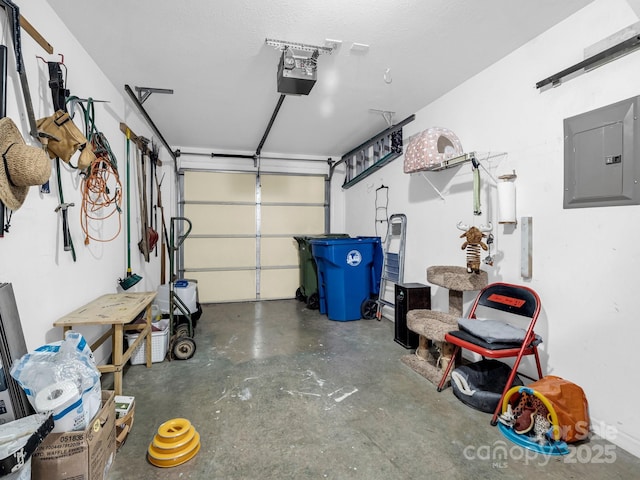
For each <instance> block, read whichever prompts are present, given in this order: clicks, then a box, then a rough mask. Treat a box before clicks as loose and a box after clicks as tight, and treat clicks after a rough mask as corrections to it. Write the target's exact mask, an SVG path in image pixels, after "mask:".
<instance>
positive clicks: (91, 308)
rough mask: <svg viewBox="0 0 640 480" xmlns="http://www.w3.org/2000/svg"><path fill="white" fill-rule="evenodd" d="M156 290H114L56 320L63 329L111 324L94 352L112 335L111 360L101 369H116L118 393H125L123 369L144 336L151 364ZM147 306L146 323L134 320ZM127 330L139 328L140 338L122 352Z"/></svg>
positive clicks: (100, 368)
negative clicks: (119, 291) (123, 291)
mask: <svg viewBox="0 0 640 480" xmlns="http://www.w3.org/2000/svg"><path fill="white" fill-rule="evenodd" d="M155 296H156V292H139V293H138V292H135V293H111V294H107V295H103V296H101V297H99V298H96V299H95V300H93V301H92V302H89V303H87V304H86V305H84V306H82V307H80V308H78V309H77V310H74V311H73V312H71V313H69V314H68V315H65V316H64V317H62V318H60V319H58V320H57V321H55V322H53V326H54V327H62V328H63V329H64V330H63V331H64V333H66V332H67V331H68V330H72V329H75V328H78V327H84V326H89V325H109V326H110V328H109V330H107V331H106V332H105V333H104V334H103V335H102V336H101V337H100V338H98V339H97V340H96V341H95V342H94V343H93V344H92V345H91V351H93V352H95V351H96V350H97V349H98V347H100V345H102V344H103V343H104V342H105V341H106V340H107V339H108V338H109V337H111V340H112V343H111V346H112V363H111V364H107V365H99V366H98V370H100V372H102V373H113V387H114V390H115V394H116V395H122V369H123V367H124V364H125V363H126V362H127V360H129V358H131V355H132V353H133V352H134V351H135V349H136V348H137V347H138V345H140V342H142V341H143V340H145V341H146V342H147V343H146V348H145V357H146V358H145V360H146V364H147V368H150V367H151V340H152V336H151V302H153V299H154V298H155ZM143 310H146V315H145V319H146V322H145V323H131V322H132V321H133V320H135V319H136V317H137V316H138V315H139V314H140V312H142V311H143ZM128 331H137V332H139V335H138V338H137V339H136V340H135V342H133V344H132V345H131V346H130V347H129V348H128V349H127V350H126V351H124V353H123V346H124V335H125V332H128Z"/></svg>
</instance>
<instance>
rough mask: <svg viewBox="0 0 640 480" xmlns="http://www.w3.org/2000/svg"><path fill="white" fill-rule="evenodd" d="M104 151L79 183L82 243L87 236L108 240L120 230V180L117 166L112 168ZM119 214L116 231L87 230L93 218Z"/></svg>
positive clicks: (87, 242)
mask: <svg viewBox="0 0 640 480" xmlns="http://www.w3.org/2000/svg"><path fill="white" fill-rule="evenodd" d="M105 157H107V156H106V155H100V156H98V157H97V158H96V160H94V162H93V163H92V164H91V167H89V169H88V170H87V176H86V177H85V178H84V181H83V185H82V207H81V209H80V224H81V225H82V231H83V232H84V235H85V237H84V244H85V245H88V244H89V242H90V240H95V241H97V242H110V241H111V240H114V239H115V238H116V237H117V236H118V235H120V231H121V230H122V215H120V213H121V212H122V209H121V205H122V184H121V183H120V177H119V176H118V172H117V170H115V169H114V168H113V166H112V164H111V162H110V161H109V159H108V157H107V158H105ZM116 213H117V214H118V215H117V217H118V229H117V232H116V233H115V234H114V235H112V236H111V237H109V238H106V239H104V238H99V237H96V236H95V235H91V234H90V233H89V224H90V222H92V221H98V220H100V221H104V220H107V219H109V218H111V217H112V216H113V215H115V214H116Z"/></svg>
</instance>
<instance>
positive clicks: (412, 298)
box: [394, 283, 431, 348]
mask: <svg viewBox="0 0 640 480" xmlns="http://www.w3.org/2000/svg"><path fill="white" fill-rule="evenodd" d="M395 298H396V304H395V310H396V312H395V313H396V315H395V339H394V340H395V341H396V342H397V343H399V344H400V345H402V346H403V347H404V348H416V347H417V346H418V334H417V333H415V332H412V331H411V330H409V329H408V328H407V312H409V311H410V310H416V309H430V308H431V287H428V286H427V285H423V284H421V283H397V284H396V286H395Z"/></svg>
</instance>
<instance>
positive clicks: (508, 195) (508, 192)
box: [498, 181, 516, 223]
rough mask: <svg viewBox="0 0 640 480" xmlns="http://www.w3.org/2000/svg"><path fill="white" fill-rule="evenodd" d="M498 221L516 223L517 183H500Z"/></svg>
mask: <svg viewBox="0 0 640 480" xmlns="http://www.w3.org/2000/svg"><path fill="white" fill-rule="evenodd" d="M498 222H499V223H516V184H515V183H514V182H508V181H507V182H499V183H498Z"/></svg>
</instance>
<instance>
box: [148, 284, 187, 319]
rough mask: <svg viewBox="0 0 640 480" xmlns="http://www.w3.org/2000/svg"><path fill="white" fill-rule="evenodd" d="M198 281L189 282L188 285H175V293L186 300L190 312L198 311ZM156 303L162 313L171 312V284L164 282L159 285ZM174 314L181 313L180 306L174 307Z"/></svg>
mask: <svg viewBox="0 0 640 480" xmlns="http://www.w3.org/2000/svg"><path fill="white" fill-rule="evenodd" d="M197 288H198V283H197V282H188V283H187V286H186V287H176V286H174V287H173V293H174V294H175V295H176V296H177V297H179V298H180V300H182V301H183V302H184V304H185V305H186V306H187V308H188V309H189V313H195V312H197V311H198V290H197ZM155 303H156V304H157V305H158V308H159V309H160V311H161V312H162V313H169V285H168V284H164V285H160V286H159V287H158V295H157V296H156V299H155ZM173 313H174V315H180V314H181V312H180V310H178V308H174V309H173Z"/></svg>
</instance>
